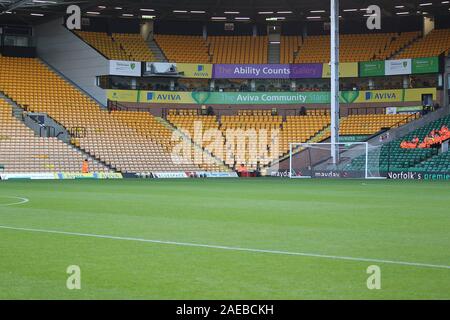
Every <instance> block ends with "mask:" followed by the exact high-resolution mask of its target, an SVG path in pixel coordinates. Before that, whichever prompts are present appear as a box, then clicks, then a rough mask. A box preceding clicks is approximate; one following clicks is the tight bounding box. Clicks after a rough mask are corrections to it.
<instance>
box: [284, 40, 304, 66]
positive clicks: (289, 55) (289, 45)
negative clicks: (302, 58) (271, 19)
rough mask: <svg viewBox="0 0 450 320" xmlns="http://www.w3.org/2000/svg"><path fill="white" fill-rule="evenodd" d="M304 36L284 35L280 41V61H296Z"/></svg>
mask: <svg viewBox="0 0 450 320" xmlns="http://www.w3.org/2000/svg"><path fill="white" fill-rule="evenodd" d="M301 41H302V38H301V37H300V36H282V37H281V43H280V63H294V61H295V55H296V54H297V53H298V50H299V48H300V43H301Z"/></svg>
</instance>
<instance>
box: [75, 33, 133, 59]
mask: <svg viewBox="0 0 450 320" xmlns="http://www.w3.org/2000/svg"><path fill="white" fill-rule="evenodd" d="M75 33H76V34H77V35H78V36H79V37H80V38H82V39H83V40H84V41H85V42H86V43H87V44H89V45H90V46H92V47H93V48H95V49H96V50H98V51H99V52H100V53H101V54H103V55H104V56H105V57H107V58H108V59H111V60H131V56H130V54H128V53H126V52H125V50H123V48H122V47H121V46H120V44H119V43H118V42H116V41H114V39H113V38H112V37H111V36H109V35H108V34H107V33H104V32H90V31H75Z"/></svg>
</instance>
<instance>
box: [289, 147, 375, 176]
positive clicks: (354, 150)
mask: <svg viewBox="0 0 450 320" xmlns="http://www.w3.org/2000/svg"><path fill="white" fill-rule="evenodd" d="M380 151H381V148H380V147H378V146H370V145H369V143H367V142H351V143H336V144H332V143H291V144H290V150H289V168H290V171H289V172H290V177H291V178H353V179H371V178H372V179H373V178H380V177H381V175H380V171H379V168H380V166H379V162H380ZM333 155H335V156H334V157H333Z"/></svg>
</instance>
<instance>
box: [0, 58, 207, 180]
mask: <svg viewBox="0 0 450 320" xmlns="http://www.w3.org/2000/svg"><path fill="white" fill-rule="evenodd" d="M0 69H1V70H2V73H1V74H0V90H2V91H4V92H5V93H6V94H7V95H8V96H9V97H10V98H12V99H13V100H15V101H16V102H17V103H19V104H20V105H22V106H23V107H26V108H27V109H28V110H30V111H35V112H43V113H47V114H48V115H49V116H50V117H52V118H53V119H55V120H56V121H58V122H59V123H61V124H62V125H63V126H64V127H65V128H66V129H68V131H69V132H78V133H79V134H77V135H76V136H75V137H74V141H73V142H74V144H75V145H77V146H79V147H80V148H81V149H83V150H85V151H87V152H89V153H90V154H91V155H93V156H95V157H97V158H98V159H101V160H103V161H104V162H106V163H107V164H109V165H111V166H112V167H114V168H116V169H117V170H118V171H121V172H132V173H134V172H151V171H198V170H199V169H201V168H200V167H199V166H197V165H194V164H193V163H192V162H189V159H186V161H185V162H183V163H181V164H180V163H179V162H177V161H175V160H177V159H174V158H173V157H172V153H171V152H169V151H168V150H169V149H170V146H168V145H167V136H164V135H159V134H156V132H162V131H158V130H162V129H161V127H160V126H157V125H156V124H155V122H151V123H150V124H148V127H140V126H138V123H134V122H132V121H131V122H130V121H129V120H128V118H127V119H123V118H122V117H120V116H118V115H116V114H110V113H109V112H108V111H107V110H106V109H103V108H101V107H100V106H98V105H97V104H96V103H95V102H94V101H93V100H91V99H90V98H88V97H86V96H85V95H83V94H82V93H81V92H80V91H78V90H77V89H75V88H74V87H72V86H71V85H70V84H69V83H67V82H66V81H65V80H63V79H62V78H60V77H59V76H58V75H56V74H55V73H53V72H52V71H51V70H50V69H48V68H47V67H46V66H45V65H43V64H42V63H41V62H40V61H39V60H37V59H30V58H6V57H0ZM147 129H148V130H149V131H148V132H147V131H146V130H147ZM149 135H152V136H151V137H150V136H149Z"/></svg>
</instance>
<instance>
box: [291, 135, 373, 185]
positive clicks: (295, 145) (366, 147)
mask: <svg viewBox="0 0 450 320" xmlns="http://www.w3.org/2000/svg"><path fill="white" fill-rule="evenodd" d="M341 145H342V146H346V147H349V146H350V148H349V149H351V147H352V146H363V147H364V150H365V168H364V179H371V177H369V143H368V142H339V143H330V142H324V143H308V142H298V143H295V142H294V143H289V178H291V179H305V178H306V179H311V178H312V176H297V175H292V172H293V169H294V168H293V167H292V156H293V155H294V154H295V153H297V152H300V151H301V148H302V146H304V147H308V146H311V147H314V146H316V147H320V146H328V147H329V149H330V151H331V150H339V148H332V147H333V146H335V147H338V146H341ZM337 157H338V158H339V154H337ZM330 158H333V155H332V154H330Z"/></svg>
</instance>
